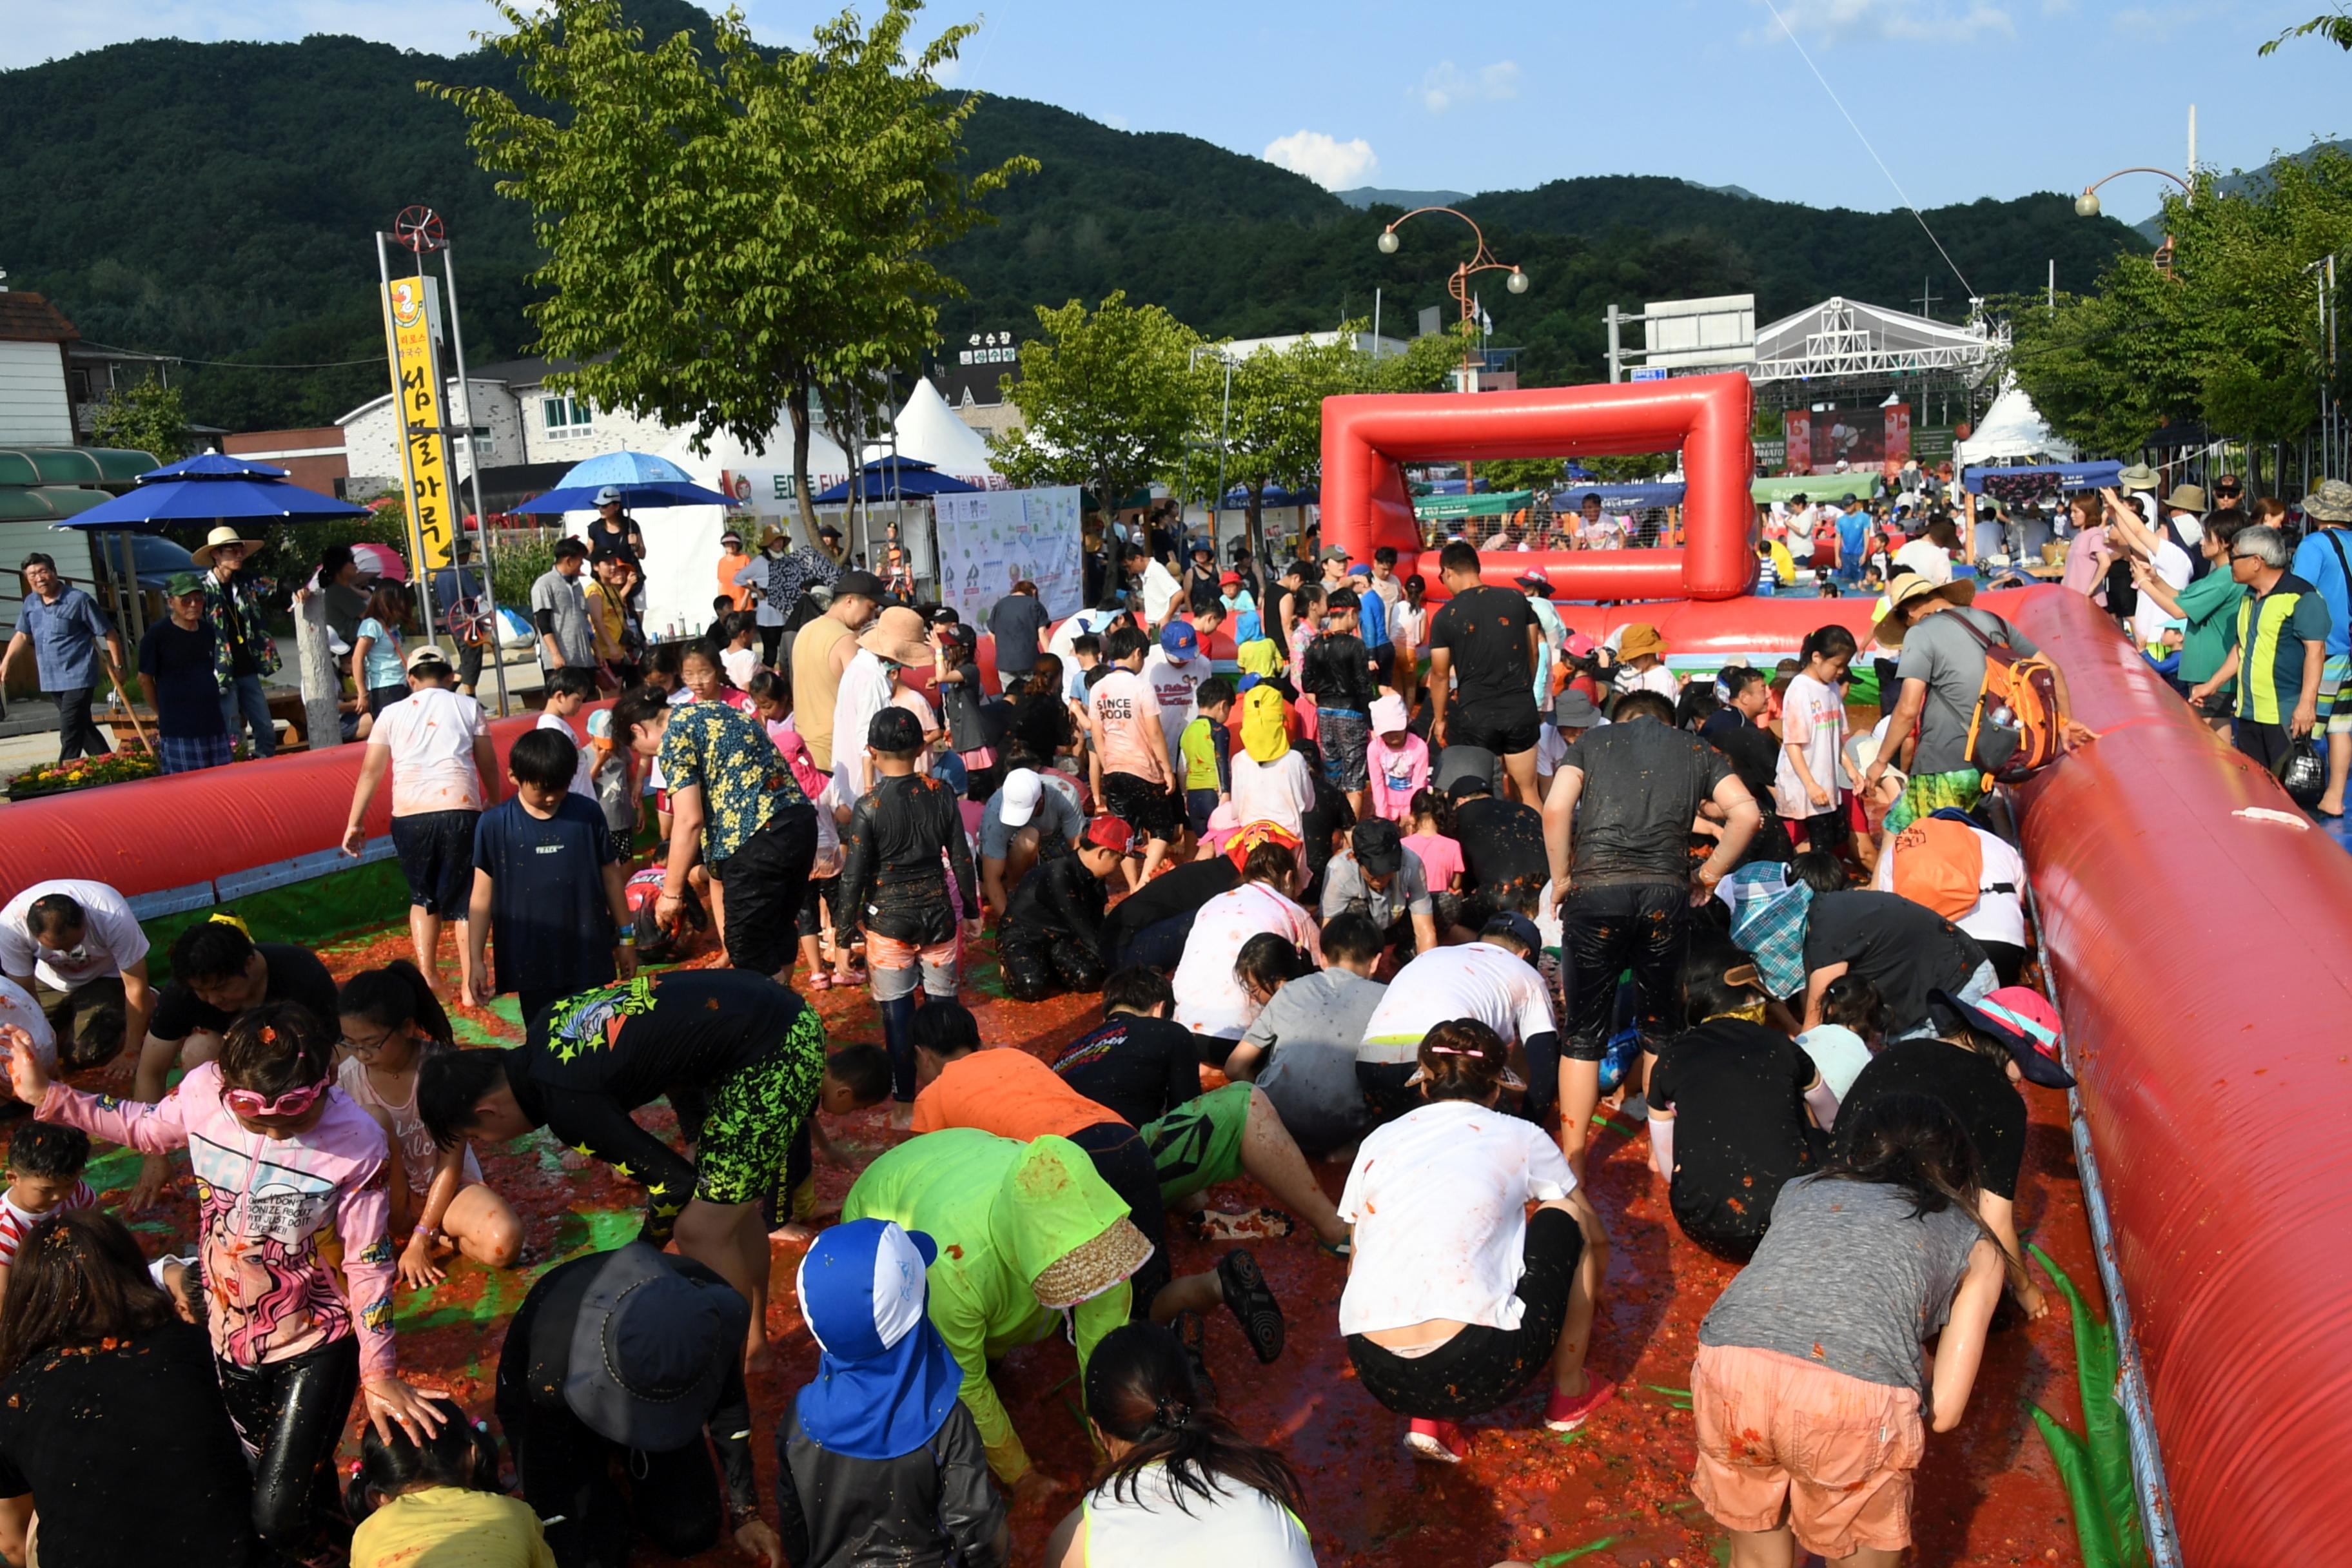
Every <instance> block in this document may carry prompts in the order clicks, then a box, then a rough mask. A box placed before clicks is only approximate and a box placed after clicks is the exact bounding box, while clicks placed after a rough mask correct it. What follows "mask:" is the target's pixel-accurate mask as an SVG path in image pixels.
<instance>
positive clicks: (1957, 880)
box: [1890, 816, 1984, 921]
mask: <svg viewBox="0 0 2352 1568" xmlns="http://www.w3.org/2000/svg"><path fill="white" fill-rule="evenodd" d="M1890 853H1892V854H1893V855H1894V857H1895V893H1896V894H1897V895H1899V896H1900V897H1903V898H1906V899H1908V900H1911V901H1912V902H1913V903H1915V904H1922V905H1925V906H1926V907H1927V908H1928V909H1931V910H1935V911H1936V912H1937V914H1939V915H1941V916H1943V917H1944V918H1945V919H1946V920H1948V921H1956V920H1958V919H1959V918H1960V917H1961V916H1962V915H1965V914H1967V913H1968V912H1969V910H1972V909H1975V908H1976V907H1977V900H1978V899H1979V898H1980V897H1981V896H1982V895H1983V883H1984V846H1983V845H1981V844H1979V843H1978V842H1977V830H1976V829H1975V828H1973V827H1971V826H1969V825H1968V824H1967V823H1965V822H1955V821H1952V820H1951V819H1950V818H1948V817H1945V816H1923V817H1921V818H1920V819H1919V820H1918V821H1916V822H1915V823H1913V824H1912V825H1911V826H1908V827H1906V828H1905V829H1904V830H1903V831H1902V832H1900V833H1898V834H1896V835H1895V844H1894V847H1893V848H1892V849H1891V851H1890Z"/></svg>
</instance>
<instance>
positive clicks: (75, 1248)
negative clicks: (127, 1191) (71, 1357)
mask: <svg viewBox="0 0 2352 1568" xmlns="http://www.w3.org/2000/svg"><path fill="white" fill-rule="evenodd" d="M172 1317H173V1306H172V1299H171V1298H170V1297H169V1296H166V1295H165V1294H163V1291H162V1290H161V1289H157V1287H156V1285H155V1282H154V1281H153V1280H152V1279H149V1278H148V1277H147V1259H146V1257H145V1256H144V1255H143V1254H142V1253H141V1252H140V1250H139V1243H138V1242H137V1241H135V1240H134V1239H132V1237H131V1232H130V1231H129V1230H128V1229H126V1228H125V1227H124V1226H123V1224H122V1222H121V1220H119V1219H117V1218H115V1217H114V1216H113V1215H110V1214H108V1213H106V1212H105V1211H104V1210H102V1209H59V1210H58V1212H57V1213H55V1214H53V1215H48V1216H47V1218H45V1219H43V1220H42V1221H41V1222H40V1224H38V1225H37V1226H34V1227H33V1228H32V1229H31V1230H30V1231H27V1232H26V1235H25V1239H24V1240H23V1241H22V1242H20V1243H19V1244H18V1245H17V1247H16V1263H15V1265H14V1266H13V1267H12V1268H10V1269H9V1270H8V1294H7V1300H6V1301H5V1304H0V1378H4V1377H6V1376H7V1375H9V1374H10V1373H13V1372H15V1371H16V1369H17V1368H18V1367H20V1366H22V1365H24V1364H25V1363H26V1362H27V1361H29V1360H31V1359H32V1358H33V1357H34V1356H37V1355H38V1354H40V1353H41V1352H43V1351H48V1350H58V1349H68V1348H72V1347H75V1346H79V1345H94V1344H97V1343H99V1342H100V1341H103V1340H127V1339H130V1338H131V1337H132V1336H133V1335H136V1334H143V1333H145V1332H146V1331H148V1330H150V1329H152V1328H154V1327H156V1326H157V1325H159V1324H162V1323H164V1322H168V1321H171V1319H172Z"/></svg>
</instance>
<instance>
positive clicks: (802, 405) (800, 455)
mask: <svg viewBox="0 0 2352 1568" xmlns="http://www.w3.org/2000/svg"><path fill="white" fill-rule="evenodd" d="M784 412H785V413H786V414H787V415H789V416H791V418H792V422H793V499H794V500H797V501H798V502H799V503H800V513H801V531H802V532H803V533H805V534H806V535H807V536H808V542H810V543H811V544H817V543H818V540H817V536H816V508H815V506H814V505H813V504H812V503H811V502H810V500H809V469H808V463H809V383H808V377H807V376H805V375H796V376H794V377H793V389H792V392H791V394H790V395H788V396H787V397H786V398H785V399H784Z"/></svg>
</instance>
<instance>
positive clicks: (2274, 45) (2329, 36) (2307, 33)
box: [2254, 6, 2352, 55]
mask: <svg viewBox="0 0 2352 1568" xmlns="http://www.w3.org/2000/svg"><path fill="white" fill-rule="evenodd" d="M2315 33H2316V34H2317V35H2319V37H2322V38H2325V39H2326V40H2327V41H2328V42H2329V43H2331V44H2334V45H2335V46H2336V47H2337V48H2339V49H2347V50H2352V16H2347V15H2346V13H2345V12H2344V10H2343V9H2342V8H2341V7H2340V6H2339V7H2338V8H2337V9H2336V10H2335V11H2333V12H2331V13H2329V14H2328V15H2327V16H2314V17H2313V18H2312V19H2311V20H2310V21H2308V22H2305V23H2302V24H2300V25H2298V26H2293V27H2289V28H2288V29H2287V30H2286V31H2285V32H2284V33H2281V34H2280V35H2279V36H2278V37H2275V38H2273V39H2272V40H2271V41H2270V42H2269V43H2267V44H2264V45H2263V47H2261V48H2259V49H2257V50H2255V51H2254V52H2255V53H2256V54H2263V55H2274V54H2276V53H2278V47H2279V46H2280V45H2281V44H2284V43H2285V42H2286V41H2287V40H2288V39H2289V38H2307V37H2311V36H2312V35H2313V34H2315Z"/></svg>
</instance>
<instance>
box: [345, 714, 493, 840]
mask: <svg viewBox="0 0 2352 1568" xmlns="http://www.w3.org/2000/svg"><path fill="white" fill-rule="evenodd" d="M489 732H490V730H489V724H488V721H485V720H484V719H483V717H482V705H481V704H480V703H478V702H477V701H475V700H473V699H472V698H470V697H467V696H466V695H465V694H464V693H462V692H457V691H452V690H450V689H447V688H446V687H440V686H425V687H420V688H418V689H416V690H415V691H412V692H410V693H409V694H408V695H407V696H405V697H404V698H402V699H401V700H399V701H397V702H395V703H394V704H392V706H390V707H389V708H386V709H385V710H383V712H381V713H379V714H377V715H376V719H375V728H374V729H373V730H372V731H369V732H368V744H369V745H371V746H382V747H384V748H385V749H386V750H388V751H390V752H392V815H393V816H419V815H421V814H423V813H425V812H428V811H479V810H481V809H482V774H481V771H480V770H479V769H478V768H477V767H476V766H475V765H474V742H476V741H477V740H478V739H479V738H481V737H482V736H484V735H487V734H488V733H489Z"/></svg>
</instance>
